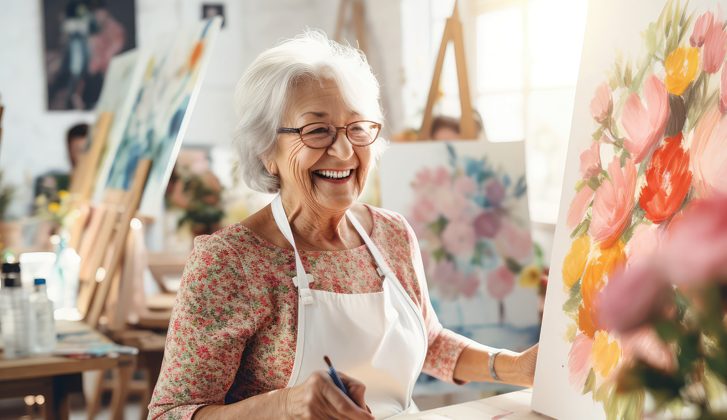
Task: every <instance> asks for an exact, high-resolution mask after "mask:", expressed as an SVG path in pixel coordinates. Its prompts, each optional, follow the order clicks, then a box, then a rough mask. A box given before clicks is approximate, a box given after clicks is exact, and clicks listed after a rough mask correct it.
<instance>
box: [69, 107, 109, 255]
mask: <svg viewBox="0 0 727 420" xmlns="http://www.w3.org/2000/svg"><path fill="white" fill-rule="evenodd" d="M113 117H114V116H113V113H111V112H102V113H100V114H99V116H98V119H97V120H96V124H95V126H94V131H93V139H92V140H91V146H90V148H89V149H88V151H86V153H84V154H83V155H82V157H81V160H80V161H79V162H78V167H77V168H76V170H75V171H74V172H73V174H72V176H71V185H70V193H71V197H72V199H73V202H74V207H75V209H76V211H77V215H76V219H75V220H74V222H73V226H72V227H71V232H70V233H71V239H70V244H69V245H70V246H71V248H74V249H78V247H79V245H80V240H81V235H82V233H83V230H84V227H85V225H86V222H87V221H88V217H89V216H90V211H91V207H90V205H89V202H90V200H91V195H92V194H93V187H94V185H95V181H96V175H97V174H96V171H97V170H98V166H99V163H100V162H99V161H100V160H101V156H102V154H103V151H104V149H105V148H106V142H107V137H108V134H109V130H110V128H111V123H112V122H113Z"/></svg>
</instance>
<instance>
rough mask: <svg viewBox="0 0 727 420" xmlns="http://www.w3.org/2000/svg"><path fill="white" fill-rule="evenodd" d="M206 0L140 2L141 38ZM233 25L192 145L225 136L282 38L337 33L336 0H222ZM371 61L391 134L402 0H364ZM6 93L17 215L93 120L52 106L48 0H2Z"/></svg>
mask: <svg viewBox="0 0 727 420" xmlns="http://www.w3.org/2000/svg"><path fill="white" fill-rule="evenodd" d="M201 3H202V1H201V0H136V14H137V21H136V24H137V34H136V35H137V45H139V46H142V47H143V46H145V45H148V44H150V43H152V42H154V40H155V39H156V38H157V37H158V36H160V35H163V34H166V33H170V32H173V31H174V30H175V29H176V28H177V27H179V26H180V25H182V24H184V23H185V22H190V21H193V20H196V19H198V16H199V13H200V8H201V7H200V5H201ZM215 3H225V5H226V6H225V7H226V10H225V14H226V16H227V23H226V24H225V28H224V29H223V30H222V32H221V33H220V37H219V38H218V42H217V45H216V46H215V49H214V53H213V56H212V61H211V63H210V66H209V68H208V72H207V77H206V79H205V82H204V84H203V87H202V91H201V93H200V96H199V98H198V102H197V105H196V107H195V111H194V113H193V115H192V119H191V123H190V126H189V129H188V131H187V133H186V136H185V140H184V142H185V144H210V145H217V144H227V143H228V142H229V140H230V133H231V132H232V129H233V126H234V115H233V111H232V93H233V89H234V86H235V83H236V82H237V79H238V78H239V76H240V74H241V73H242V71H243V70H244V69H245V67H246V66H247V65H249V64H250V63H251V62H252V60H253V59H254V58H255V56H257V54H259V53H260V52H262V51H263V50H265V49H266V48H269V47H271V46H273V45H274V44H275V43H277V42H278V41H280V40H282V39H285V38H288V37H291V36H294V35H296V34H298V33H300V32H301V31H303V30H304V29H305V28H306V27H310V28H320V29H323V30H325V31H326V32H328V33H329V35H331V36H332V33H333V30H334V27H335V22H336V13H337V9H338V1H337V0H217V1H215ZM366 7H367V12H368V16H367V22H368V23H367V25H368V29H369V34H370V39H369V45H370V50H371V51H370V52H369V60H370V62H371V63H372V66H373V67H374V71H375V72H376V73H377V76H378V77H379V81H380V83H381V85H382V89H383V92H382V94H383V104H384V107H385V115H386V118H387V121H386V122H387V128H388V129H389V130H388V131H389V132H395V131H397V130H399V129H400V128H401V121H402V118H403V117H402V115H403V112H402V104H401V85H402V80H401V78H402V77H401V74H402V60H401V28H400V26H401V25H400V22H401V10H400V9H401V8H400V2H399V1H391V0H367V2H366ZM0 10H2V13H0V95H1V96H2V101H3V104H4V105H5V107H6V110H5V115H4V117H3V123H2V125H3V139H2V146H1V148H0V168H2V169H3V170H4V171H5V173H6V178H7V181H8V182H11V183H13V184H15V185H16V186H19V187H20V189H21V191H20V193H19V194H18V197H17V199H16V201H15V202H14V203H13V206H12V208H11V211H12V212H13V214H16V215H19V214H23V213H24V212H25V210H26V209H27V207H28V206H29V205H30V203H31V200H32V197H31V195H32V192H31V190H32V188H31V186H32V180H33V178H34V177H36V176H37V175H39V174H41V173H44V172H46V171H48V170H51V169H59V170H67V169H68V163H67V161H68V160H67V157H66V149H65V132H66V130H67V129H68V127H70V126H71V125H72V124H74V123H77V122H80V121H86V122H92V121H93V114H92V113H87V112H76V111H73V112H71V111H54V112H48V111H46V97H45V95H46V90H45V69H44V66H43V13H42V12H43V10H42V0H20V1H18V0H0Z"/></svg>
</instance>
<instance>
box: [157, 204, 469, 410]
mask: <svg viewBox="0 0 727 420" xmlns="http://www.w3.org/2000/svg"><path fill="white" fill-rule="evenodd" d="M369 209H370V211H371V213H372V216H373V232H372V233H371V238H372V240H373V241H374V243H376V245H377V246H378V247H379V249H380V250H381V253H382V254H383V255H384V257H385V258H386V259H387V262H388V263H389V266H390V267H391V269H392V270H393V271H394V272H395V273H396V276H397V277H398V278H399V280H400V281H401V282H402V284H403V286H404V289H405V290H406V291H407V293H408V294H409V295H410V296H411V298H412V300H413V301H414V302H415V303H416V304H417V305H418V306H419V308H420V309H421V311H422V315H423V317H424V321H425V325H426V328H427V331H428V344H429V347H428V350H427V357H426V361H425V363H424V369H423V370H424V372H426V373H428V374H430V375H432V376H434V377H437V378H439V379H441V380H444V381H448V382H454V380H453V373H454V366H455V364H456V363H457V359H458V357H459V355H460V353H461V352H462V350H463V349H464V348H465V347H466V346H467V345H468V344H469V343H470V341H469V340H468V339H467V338H465V337H462V336H460V335H457V334H455V333H453V332H451V331H449V330H446V329H443V328H442V325H441V324H440V323H439V320H438V319H437V316H436V314H435V313H434V310H433V309H432V306H431V303H430V301H429V295H428V292H427V287H426V279H424V278H423V274H421V271H420V274H419V275H418V274H417V272H416V271H415V264H416V265H419V264H420V263H421V256H420V254H419V246H418V244H417V241H416V238H415V236H414V233H413V231H412V229H411V227H409V225H408V224H407V222H406V221H405V220H404V218H403V217H402V216H401V215H398V214H396V213H393V212H389V211H386V210H381V209H375V208H372V207H369ZM300 254H301V259H302V261H303V265H304V267H305V270H306V271H307V272H308V273H311V274H312V275H313V276H314V280H313V281H312V282H311V283H310V287H311V289H315V290H323V291H329V292H335V293H372V292H380V291H381V290H382V281H381V278H380V277H379V276H378V274H377V272H376V263H375V261H374V259H373V257H372V256H371V254H370V253H369V250H368V248H367V247H366V246H365V245H362V246H359V247H357V248H353V249H347V250H340V251H301V252H300ZM416 261H418V263H415V262H416ZM293 276H295V258H294V254H293V250H292V249H284V248H280V247H278V246H275V245H273V244H271V243H270V242H268V241H266V240H265V239H263V238H261V237H260V236H258V235H256V234H255V233H254V232H252V231H251V230H250V229H248V228H247V227H245V226H242V225H240V224H236V225H232V226H229V227H227V228H225V229H223V230H221V231H219V232H216V233H214V234H213V235H210V236H200V237H197V238H196V240H195V244H194V250H193V251H192V254H191V256H190V258H189V260H188V261H187V266H186V268H185V271H184V275H183V277H182V283H181V286H180V290H179V292H178V295H177V301H176V304H175V306H174V311H173V313H172V317H171V321H170V324H169V331H168V333H167V341H166V348H165V352H164V362H163V364H162V368H161V374H160V376H159V380H158V382H157V384H156V387H155V389H154V394H153V396H152V400H151V404H150V405H149V413H150V418H158V417H164V418H175V419H189V418H191V417H192V415H193V414H194V412H195V411H196V410H197V409H198V408H200V407H202V406H204V405H208V404H222V403H233V402H236V401H240V400H242V399H245V398H248V397H252V396H254V395H257V394H262V393H265V392H269V391H272V390H275V389H280V388H284V387H285V386H286V385H287V383H288V379H289V377H290V375H291V372H292V370H293V361H294V358H295V346H296V334H297V321H298V317H297V314H298V294H297V289H296V288H295V287H294V286H293V283H292V280H291V279H292V277H293Z"/></svg>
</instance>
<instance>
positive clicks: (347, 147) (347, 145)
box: [328, 127, 353, 160]
mask: <svg viewBox="0 0 727 420" xmlns="http://www.w3.org/2000/svg"><path fill="white" fill-rule="evenodd" d="M328 154H330V155H332V156H335V157H337V158H339V159H341V160H348V159H349V158H350V157H351V155H352V154H353V145H352V144H351V142H350V141H348V138H347V137H346V129H345V128H338V127H337V129H336V138H334V139H333V143H332V144H331V145H330V146H329V147H328Z"/></svg>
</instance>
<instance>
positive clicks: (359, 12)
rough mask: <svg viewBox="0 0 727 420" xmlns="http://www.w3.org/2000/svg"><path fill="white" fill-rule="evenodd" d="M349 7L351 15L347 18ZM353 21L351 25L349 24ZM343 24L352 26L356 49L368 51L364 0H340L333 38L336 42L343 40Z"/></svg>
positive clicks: (365, 52)
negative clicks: (356, 43)
mask: <svg viewBox="0 0 727 420" xmlns="http://www.w3.org/2000/svg"><path fill="white" fill-rule="evenodd" d="M349 8H350V9H351V16H350V17H348V19H347V16H346V15H347V12H348V9H349ZM351 23H353V25H350V24H351ZM344 26H353V30H354V34H355V35H356V42H358V45H357V47H358V49H360V50H361V51H363V53H364V54H367V53H368V43H367V41H366V5H365V4H364V0H341V2H340V3H339V5H338V19H337V20H336V31H335V32H334V36H333V39H334V40H335V41H336V42H339V43H340V42H341V41H343V28H344Z"/></svg>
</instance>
